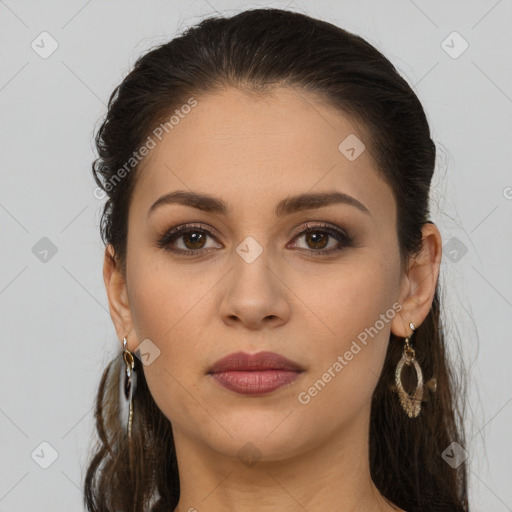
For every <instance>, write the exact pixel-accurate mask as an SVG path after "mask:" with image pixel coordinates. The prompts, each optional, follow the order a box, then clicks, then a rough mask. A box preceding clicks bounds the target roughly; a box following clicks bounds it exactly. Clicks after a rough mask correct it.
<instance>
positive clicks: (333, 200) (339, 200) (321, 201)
mask: <svg viewBox="0 0 512 512" xmlns="http://www.w3.org/2000/svg"><path fill="white" fill-rule="evenodd" d="M166 204H182V205H185V206H190V207H192V208H197V209H198V210H202V211H204V212H211V213H216V214H220V215H228V214H229V213H230V211H231V210H230V208H228V206H227V204H226V203H225V202H224V201H223V200H222V199H218V198H216V197H213V196H211V195H209V194H202V193H199V192H190V191H186V190H176V191H175V192H170V193H168V194H165V195H163V196H161V197H160V198H158V199H157V200H156V201H155V202H154V203H153V204H152V205H151V207H150V208H149V211H148V216H149V215H150V214H151V213H153V212H154V211H155V210H156V209H157V208H159V207H161V206H163V205H166ZM331 204H347V205H350V206H354V207H356V208H357V209H359V210H360V211H361V212H363V213H365V214H366V215H369V216H370V217H371V213H370V211H369V210H368V208H366V206H365V205H364V204H363V203H361V202H360V201H358V200H357V199H356V198H354V197H352V196H349V195H348V194H345V193H343V192H323V193H307V194H299V195H297V196H291V197H287V198H285V199H282V200H281V201H280V202H279V203H278V204H277V206H276V207H275V209H274V215H275V216H276V217H284V216H285V215H290V214H292V213H296V212H299V211H303V210H313V209H316V208H322V207H324V206H329V205H331Z"/></svg>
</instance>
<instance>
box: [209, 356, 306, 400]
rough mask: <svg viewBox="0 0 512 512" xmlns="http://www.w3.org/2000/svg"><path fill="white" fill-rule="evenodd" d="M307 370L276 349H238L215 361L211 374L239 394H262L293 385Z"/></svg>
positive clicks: (210, 370)
mask: <svg viewBox="0 0 512 512" xmlns="http://www.w3.org/2000/svg"><path fill="white" fill-rule="evenodd" d="M303 372H304V368H302V367H301V366H300V365H299V364H298V363H296V362H294V361H292V360H290V359H288V358H286V357H284V356H281V355H279V354H276V353H274V352H258V353H257V354H248V353H246V352H236V353H233V354H229V355H228V356H226V357H223V358H222V359H219V360H218V361H217V362H216V363H214V364H213V365H212V367H211V368H210V369H209V371H208V375H211V376H212V378H213V379H214V380H215V381H216V382H217V383H218V384H220V385H221V386H223V387H224V388H227V389H229V390H231V391H234V392H236V393H239V394H244V395H261V394H267V393H270V392H272V391H275V390H277V389H279V388H282V387H284V386H286V385H288V384H291V383H292V382H293V381H295V380H296V379H297V378H298V377H299V375H300V374H301V373H303Z"/></svg>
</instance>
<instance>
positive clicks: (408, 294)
mask: <svg viewBox="0 0 512 512" xmlns="http://www.w3.org/2000/svg"><path fill="white" fill-rule="evenodd" d="M441 255H442V239H441V234H440V233H439V230H438V229H437V226H436V225H435V224H433V223H430V222H429V223H426V224H424V225H423V228H422V249H421V252H420V253H419V254H418V255H417V256H415V257H411V260H410V262H409V265H408V270H407V272H406V275H405V276H404V277H403V279H402V283H401V286H400V297H399V299H398V302H399V303H400V304H401V305H402V309H401V310H400V311H399V312H398V313H397V314H396V315H395V317H394V318H393V320H392V321H391V331H392V332H393V334H395V335H396V336H399V337H401V338H405V337H406V336H409V335H410V334H412V330H411V328H410V327H409V324H410V323H411V322H412V323H413V324H414V327H416V328H418V327H419V326H420V325H421V324H422V323H423V321H424V320H425V318H426V317H427V315H428V312H429V311H430V308H431V307H432V301H433V300H434V294H435V291H436V285H437V280H438V277H439V267H440V265H441Z"/></svg>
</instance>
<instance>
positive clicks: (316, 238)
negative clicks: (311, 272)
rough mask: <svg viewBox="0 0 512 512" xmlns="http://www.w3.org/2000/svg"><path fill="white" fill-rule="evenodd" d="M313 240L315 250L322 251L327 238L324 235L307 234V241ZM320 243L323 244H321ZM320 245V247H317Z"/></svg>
mask: <svg viewBox="0 0 512 512" xmlns="http://www.w3.org/2000/svg"><path fill="white" fill-rule="evenodd" d="M311 239H313V241H312V242H313V244H314V245H315V249H323V248H324V247H325V241H326V240H327V237H326V236H325V235H324V234H318V233H309V234H308V240H311ZM322 242H324V243H323V244H322ZM319 244H320V247H318V245H319Z"/></svg>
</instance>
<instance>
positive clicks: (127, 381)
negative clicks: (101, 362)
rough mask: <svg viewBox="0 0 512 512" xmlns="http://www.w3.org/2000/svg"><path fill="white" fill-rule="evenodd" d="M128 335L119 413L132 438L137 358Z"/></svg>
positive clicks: (124, 351)
mask: <svg viewBox="0 0 512 512" xmlns="http://www.w3.org/2000/svg"><path fill="white" fill-rule="evenodd" d="M127 343H128V342H127V341H126V336H125V337H124V339H123V359H124V362H125V367H124V368H122V371H121V376H120V377H121V378H120V379H119V395H120V400H119V415H120V421H121V424H122V425H123V429H124V432H125V434H127V435H128V439H129V440H131V438H132V422H133V400H132V399H133V395H134V393H135V390H136V388H137V373H136V372H135V360H134V358H133V354H132V352H130V349H128V348H127V346H126V345H127Z"/></svg>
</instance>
